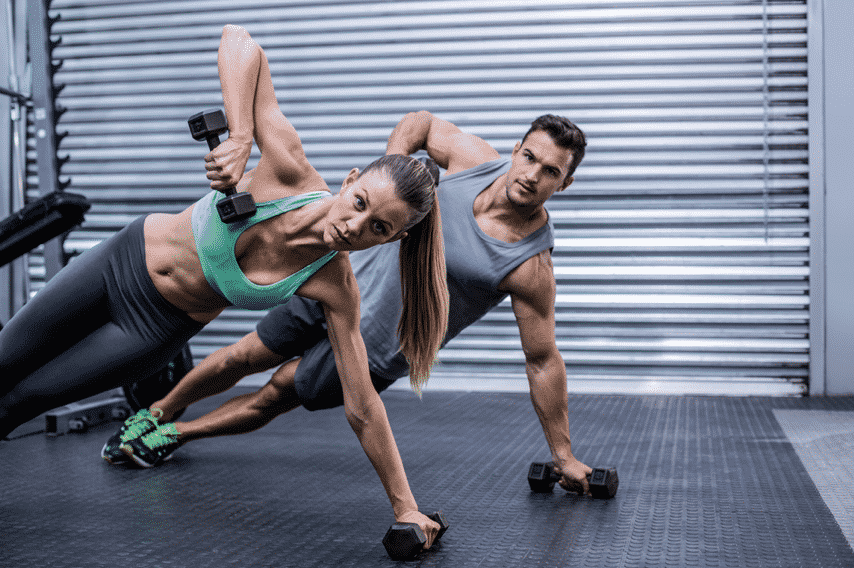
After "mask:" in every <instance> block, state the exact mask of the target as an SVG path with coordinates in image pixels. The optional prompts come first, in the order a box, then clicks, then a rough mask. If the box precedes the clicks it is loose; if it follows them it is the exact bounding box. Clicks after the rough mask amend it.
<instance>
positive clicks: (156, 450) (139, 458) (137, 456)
mask: <svg viewBox="0 0 854 568" xmlns="http://www.w3.org/2000/svg"><path fill="white" fill-rule="evenodd" d="M178 446H180V444H179V443H178V429H177V428H175V424H174V423H172V422H170V423H169V424H164V425H162V426H158V427H157V429H155V430H153V431H151V432H149V433H148V434H146V435H144V436H142V437H139V438H136V439H134V440H130V441H129V442H127V443H125V444H122V445H121V446H120V448H121V450H122V451H123V452H124V453H125V455H127V457H129V458H130V459H132V460H133V461H135V462H136V463H137V464H138V465H141V466H142V467H154V466H156V465H160V464H161V463H163V462H165V461H166V460H168V459H169V458H171V457H172V452H174V451H175V450H177V449H178Z"/></svg>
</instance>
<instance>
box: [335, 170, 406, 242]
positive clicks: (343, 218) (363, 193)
mask: <svg viewBox="0 0 854 568" xmlns="http://www.w3.org/2000/svg"><path fill="white" fill-rule="evenodd" d="M412 214H413V211H412V208H411V207H409V205H407V203H406V202H405V201H403V200H402V199H400V198H399V197H398V196H397V190H396V189H395V186H394V182H392V181H391V179H390V178H389V177H388V176H386V175H385V174H384V173H382V172H380V171H376V170H375V171H372V172H369V173H367V174H365V175H363V176H362V177H358V170H355V169H354V170H352V171H351V172H350V174H349V175H348V176H347V179H345V180H344V183H343V184H341V191H340V192H338V195H336V197H335V203H334V204H333V206H332V209H330V211H329V214H328V215H327V216H326V227H325V229H324V233H323V240H324V242H325V243H326V244H327V245H328V246H329V247H330V248H331V249H333V250H341V251H351V250H364V249H366V248H370V247H372V246H375V245H380V244H383V243H387V242H391V241H393V240H397V239H400V238H403V237H404V236H405V235H406V233H403V232H402V231H403V228H404V227H405V226H406V224H407V223H408V222H409V219H410V218H411V216H412Z"/></svg>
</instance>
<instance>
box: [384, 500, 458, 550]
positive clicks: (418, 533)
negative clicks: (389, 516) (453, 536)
mask: <svg viewBox="0 0 854 568" xmlns="http://www.w3.org/2000/svg"><path fill="white" fill-rule="evenodd" d="M427 517H428V518H429V519H431V520H433V521H436V522H437V523H439V532H438V533H437V534H436V538H435V540H434V543H435V542H436V541H438V540H439V539H440V538H442V535H443V534H445V531H446V530H448V519H446V518H445V515H443V514H442V512H441V511H437V512H435V513H433V514H432V515H427ZM425 542H427V536H426V535H425V534H424V531H422V530H421V527H419V526H418V525H417V524H416V523H394V524H393V525H391V526H390V527H389V528H388V531H386V533H385V536H384V537H383V546H385V550H386V552H388V555H389V556H390V557H391V558H392V560H407V559H409V558H412V557H414V556H415V555H417V554H418V553H419V552H421V549H423V548H424V543H425Z"/></svg>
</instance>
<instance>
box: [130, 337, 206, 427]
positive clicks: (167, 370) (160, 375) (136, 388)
mask: <svg viewBox="0 0 854 568" xmlns="http://www.w3.org/2000/svg"><path fill="white" fill-rule="evenodd" d="M192 368H193V354H192V352H191V351H190V346H189V344H185V345H184V347H183V349H181V352H180V353H178V355H176V356H175V358H174V359H172V361H170V362H169V364H168V365H166V367H164V368H163V369H161V370H160V371H158V372H156V373H154V374H153V375H151V376H150V377H148V378H145V379H142V380H139V381H137V382H135V383H132V384H130V385H125V386H123V387H122V391H124V395H125V398H126V399H127V401H128V404H129V405H130V407H131V409H132V410H133V412H137V411H138V410H140V409H142V408H148V407H150V406H151V405H152V404H153V403H155V402H157V401H158V400H160V399H161V398H163V397H164V396H166V395H167V394H169V391H171V390H172V389H173V388H175V385H177V384H178V381H180V380H181V379H182V378H184V375H186V374H187V373H189V372H190V370H191V369H192ZM183 413H184V411H183V410H181V411H180V412H178V413H176V414H175V417H174V420H177V419H178V417H179V416H181V414H183Z"/></svg>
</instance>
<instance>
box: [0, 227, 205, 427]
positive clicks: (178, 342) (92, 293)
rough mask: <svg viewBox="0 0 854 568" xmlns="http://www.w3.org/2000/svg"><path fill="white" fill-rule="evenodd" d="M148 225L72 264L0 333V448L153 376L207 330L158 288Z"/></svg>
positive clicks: (126, 231)
mask: <svg viewBox="0 0 854 568" xmlns="http://www.w3.org/2000/svg"><path fill="white" fill-rule="evenodd" d="M144 222H145V218H144V217H140V218H139V219H137V220H135V221H134V222H133V223H131V224H130V225H128V226H127V227H125V228H124V229H122V230H121V231H120V232H118V233H117V234H116V235H114V236H113V237H112V238H110V239H109V240H107V241H104V242H102V243H100V244H99V245H98V246H96V247H94V248H93V249H92V250H90V251H87V252H86V253H84V254H82V255H80V256H79V257H78V258H76V259H75V260H73V261H72V262H71V263H69V265H68V266H66V267H65V268H64V269H62V270H61V271H60V272H59V274H57V275H56V276H55V277H54V278H53V279H52V280H50V282H48V284H47V285H46V286H45V287H44V289H43V290H42V291H40V292H39V293H38V294H36V296H35V297H34V298H33V299H32V300H30V301H29V302H28V303H27V304H26V305H25V306H24V307H23V308H22V309H21V310H20V311H19V312H18V313H17V314H15V316H14V317H13V318H12V319H11V320H10V321H9V323H8V324H7V325H6V326H4V327H3V329H2V330H0V397H2V398H0V439H2V438H4V437H5V436H6V435H7V434H8V433H9V432H11V431H12V430H14V429H15V428H16V427H18V426H19V425H21V424H23V423H24V422H26V421H28V420H30V419H32V418H35V417H36V416H38V415H39V414H41V413H43V412H46V411H48V410H50V409H52V408H56V407H58V406H62V405H64V404H68V403H70V402H74V401H77V400H80V399H83V398H86V397H88V396H92V395H95V394H98V393H100V392H104V391H106V390H109V389H111V388H115V387H117V386H121V385H123V384H130V383H133V382H135V381H137V380H139V379H142V378H145V377H148V376H150V375H151V374H153V373H155V372H157V371H158V370H160V369H162V368H163V367H165V366H166V365H167V364H168V363H169V361H171V360H172V359H173V358H174V357H175V355H177V354H178V353H179V352H180V351H181V349H182V348H183V346H184V344H185V343H187V341H188V340H189V339H190V338H191V337H192V336H194V335H195V334H196V333H198V332H199V331H200V330H201V329H202V327H204V326H203V324H201V323H199V322H197V321H195V320H193V319H192V318H190V317H189V316H188V315H187V314H186V313H184V312H183V311H181V310H180V309H178V308H176V307H175V306H173V305H172V304H170V303H169V302H167V301H166V300H165V299H164V298H163V296H161V295H160V293H159V292H158V291H157V289H156V288H155V287H154V283H153V282H152V281H151V277H150V276H149V275H148V269H147V267H146V265H145V241H144V234H143V224H144Z"/></svg>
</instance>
